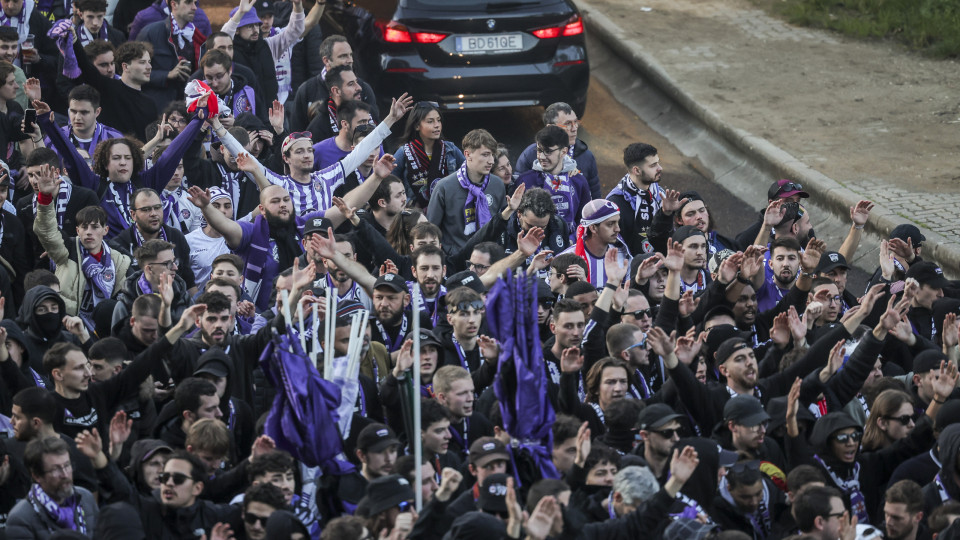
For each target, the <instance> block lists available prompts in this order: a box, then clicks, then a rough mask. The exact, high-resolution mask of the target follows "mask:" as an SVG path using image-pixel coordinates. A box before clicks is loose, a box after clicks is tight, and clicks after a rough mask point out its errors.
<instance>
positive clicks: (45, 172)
mask: <svg viewBox="0 0 960 540" xmlns="http://www.w3.org/2000/svg"><path fill="white" fill-rule="evenodd" d="M38 169H39V170H37V171H35V177H36V179H37V180H36V183H37V189H38V193H37V218H36V220H35V221H34V232H35V233H36V234H37V238H38V239H39V240H40V245H41V246H42V247H43V249H44V250H45V251H46V252H47V255H48V256H49V257H50V260H51V261H52V262H53V263H54V264H56V274H57V279H59V280H60V287H61V288H60V295H61V297H62V298H63V301H64V305H65V307H66V313H67V314H68V315H79V316H80V318H81V319H83V321H84V324H86V326H87V328H88V329H89V331H91V332H92V331H93V330H94V326H95V325H94V311H95V309H96V308H97V306H99V305H100V304H101V303H104V305H107V304H109V303H110V302H109V301H110V299H111V298H113V297H114V295H116V294H117V293H119V292H120V291H121V290H122V288H123V284H124V280H123V277H124V276H126V275H127V271H128V270H129V269H130V267H131V266H132V265H133V260H132V258H131V257H130V256H129V255H127V254H125V253H121V252H120V251H119V250H116V249H112V248H111V247H110V246H109V245H108V244H107V243H106V242H104V238H105V237H106V236H107V233H108V232H109V230H110V228H109V227H108V226H107V214H106V212H104V211H103V208H100V207H99V206H90V207H87V208H84V209H82V210H80V211H79V212H77V215H76V220H77V229H76V230H77V236H75V237H72V238H70V239H69V240H68V241H67V242H65V241H64V239H63V236H62V234H61V232H60V231H59V230H58V227H57V221H56V205H54V204H53V202H54V198H55V197H57V195H58V194H59V191H60V185H59V184H60V183H61V182H62V179H61V178H59V177H58V176H57V175H56V169H53V168H51V167H49V166H47V165H43V166H41V167H39V168H38ZM68 242H69V243H68ZM71 248H73V249H71ZM101 309H106V308H101Z"/></svg>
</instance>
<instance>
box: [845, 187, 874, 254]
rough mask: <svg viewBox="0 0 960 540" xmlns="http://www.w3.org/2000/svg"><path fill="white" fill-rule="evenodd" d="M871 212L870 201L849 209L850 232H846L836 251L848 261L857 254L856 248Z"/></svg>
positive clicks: (871, 205)
mask: <svg viewBox="0 0 960 540" xmlns="http://www.w3.org/2000/svg"><path fill="white" fill-rule="evenodd" d="M871 210H873V203H872V202H870V201H860V202H858V203H857V205H856V206H851V207H850V222H851V223H850V230H849V231H847V237H846V238H844V239H843V244H841V245H840V249H838V250H837V252H838V253H840V254H841V255H843V256H844V258H846V259H847V260H848V261H850V260H853V256H854V255H855V254H856V253H857V247H859V246H860V237H861V236H862V235H863V227H864V226H866V224H867V220H868V219H870V211H871Z"/></svg>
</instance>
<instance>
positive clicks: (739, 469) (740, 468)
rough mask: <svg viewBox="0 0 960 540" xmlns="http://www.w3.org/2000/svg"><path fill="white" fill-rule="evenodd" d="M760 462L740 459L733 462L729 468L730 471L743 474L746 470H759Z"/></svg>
mask: <svg viewBox="0 0 960 540" xmlns="http://www.w3.org/2000/svg"><path fill="white" fill-rule="evenodd" d="M759 470H760V463H758V462H756V461H738V462H736V463H734V464H733V467H730V468H729V469H728V472H731V473H733V474H734V475H738V474H741V473H743V472H745V471H759Z"/></svg>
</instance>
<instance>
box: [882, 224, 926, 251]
mask: <svg viewBox="0 0 960 540" xmlns="http://www.w3.org/2000/svg"><path fill="white" fill-rule="evenodd" d="M894 238H899V239H900V240H903V241H904V242H906V241H907V239H908V238H909V239H910V240H912V241H913V242H912V243H913V247H920V245H921V244H923V242H924V240H926V239H927V237H926V236H924V235H923V233H921V232H920V228H919V227H917V226H916V225H914V224H912V223H901V224H900V225H897V226H896V227H894V228H893V230H892V231H890V239H891V240H892V239H894Z"/></svg>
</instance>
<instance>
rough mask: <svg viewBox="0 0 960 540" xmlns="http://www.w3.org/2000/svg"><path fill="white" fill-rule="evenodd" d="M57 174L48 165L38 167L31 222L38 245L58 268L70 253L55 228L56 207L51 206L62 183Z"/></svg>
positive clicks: (57, 228)
mask: <svg viewBox="0 0 960 540" xmlns="http://www.w3.org/2000/svg"><path fill="white" fill-rule="evenodd" d="M57 172H58V171H57V169H54V168H52V167H50V166H49V165H42V166H41V167H40V177H39V179H38V182H37V184H38V191H39V193H38V194H37V218H36V219H35V220H34V221H33V232H34V233H36V235H37V238H38V239H39V240H40V245H41V246H43V249H44V250H46V252H47V255H49V256H50V260H51V261H53V262H54V264H56V265H58V266H60V265H63V264H66V263H67V261H68V260H69V259H70V253H69V252H68V251H67V246H66V245H64V242H63V235H61V234H60V229H59V227H58V226H57V207H56V205H54V204H52V203H53V201H54V200H55V199H56V198H57V192H59V191H60V182H61V181H62V179H61V178H60V177H59V175H58V174H57ZM81 260H82V258H81Z"/></svg>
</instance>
